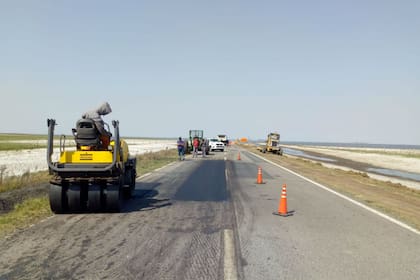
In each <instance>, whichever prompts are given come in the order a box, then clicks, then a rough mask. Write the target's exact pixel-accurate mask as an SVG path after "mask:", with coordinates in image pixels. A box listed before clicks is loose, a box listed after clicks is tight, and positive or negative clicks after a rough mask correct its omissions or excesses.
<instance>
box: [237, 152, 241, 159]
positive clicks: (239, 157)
mask: <svg viewBox="0 0 420 280" xmlns="http://www.w3.org/2000/svg"><path fill="white" fill-rule="evenodd" d="M238 160H241V152H238Z"/></svg>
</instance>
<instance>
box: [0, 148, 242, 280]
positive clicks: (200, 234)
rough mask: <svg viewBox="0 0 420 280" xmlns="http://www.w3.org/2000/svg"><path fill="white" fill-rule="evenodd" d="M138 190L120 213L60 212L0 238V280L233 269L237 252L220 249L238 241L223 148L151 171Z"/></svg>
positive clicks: (196, 275)
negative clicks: (208, 154)
mask: <svg viewBox="0 0 420 280" xmlns="http://www.w3.org/2000/svg"><path fill="white" fill-rule="evenodd" d="M136 194H137V197H136V198H135V199H133V200H131V201H129V203H128V204H127V205H126V207H125V208H124V211H123V212H122V213H118V214H77V215H58V216H54V217H52V218H51V219H48V220H46V221H44V222H42V223H40V224H37V225H35V226H34V227H32V228H31V229H28V230H25V231H23V232H21V233H19V234H16V235H15V236H13V237H12V238H9V239H7V240H1V241H0V251H1V255H0V279H2V280H3V279H159V280H160V279H224V275H225V273H230V275H234V276H235V275H236V268H235V267H234V264H235V260H232V258H234V257H231V259H227V260H226V256H225V253H224V251H225V250H224V248H225V247H226V246H233V248H235V246H234V244H233V242H234V241H235V239H234V238H233V239H232V237H234V235H233V229H234V223H233V221H234V219H233V217H234V215H233V209H232V205H231V203H230V201H229V195H228V191H227V188H226V180H225V161H224V160H223V153H214V154H213V155H210V156H209V157H207V158H204V159H202V158H198V159H194V160H193V159H187V160H186V161H183V162H177V163H175V164H173V165H171V166H169V167H167V168H164V169H161V170H159V171H158V172H154V173H152V174H151V175H150V176H147V177H145V178H142V179H141V180H139V181H138V182H137V185H136ZM226 240H228V241H227V245H226ZM230 253H231V254H232V253H233V256H235V251H232V250H230ZM229 261H230V264H229V265H230V266H229V267H226V266H225V263H226V262H229ZM232 264H233V267H234V269H233V270H232ZM232 271H233V274H232ZM231 279H234V278H231Z"/></svg>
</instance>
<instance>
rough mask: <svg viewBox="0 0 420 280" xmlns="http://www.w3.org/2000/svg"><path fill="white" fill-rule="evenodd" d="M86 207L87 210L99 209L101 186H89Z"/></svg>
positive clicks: (97, 210)
mask: <svg viewBox="0 0 420 280" xmlns="http://www.w3.org/2000/svg"><path fill="white" fill-rule="evenodd" d="M87 208H88V210H89V212H99V211H100V210H101V186H99V185H91V186H89V190H88V201H87Z"/></svg>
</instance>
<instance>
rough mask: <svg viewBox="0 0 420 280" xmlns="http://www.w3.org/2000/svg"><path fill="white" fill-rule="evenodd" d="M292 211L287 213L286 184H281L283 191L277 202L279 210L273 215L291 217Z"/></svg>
mask: <svg viewBox="0 0 420 280" xmlns="http://www.w3.org/2000/svg"><path fill="white" fill-rule="evenodd" d="M293 212H294V211H291V212H287V194H286V184H283V189H282V191H281V198H280V202H279V208H278V210H277V213H276V212H274V213H273V214H274V215H277V216H282V217H287V216H291V215H293Z"/></svg>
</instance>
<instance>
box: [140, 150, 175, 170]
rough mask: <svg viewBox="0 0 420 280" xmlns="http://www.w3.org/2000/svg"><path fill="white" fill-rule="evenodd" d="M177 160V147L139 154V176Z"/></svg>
mask: <svg viewBox="0 0 420 280" xmlns="http://www.w3.org/2000/svg"><path fill="white" fill-rule="evenodd" d="M176 160H178V151H177V150H176V149H168V150H163V151H159V152H149V153H145V154H142V155H139V156H137V176H141V175H143V174H146V173H148V172H150V171H153V170H155V169H157V168H159V167H162V166H165V165H167V164H169V163H171V162H174V161H176Z"/></svg>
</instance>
